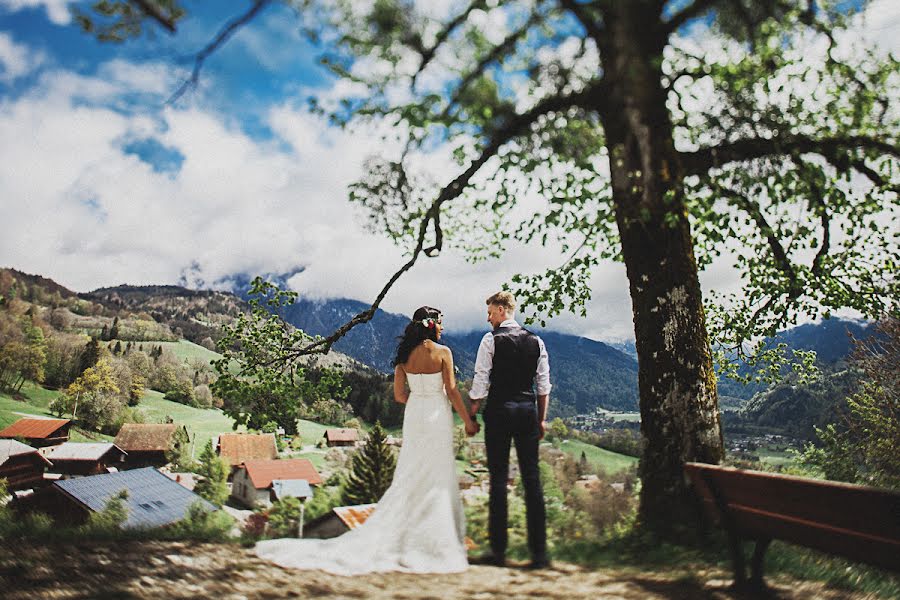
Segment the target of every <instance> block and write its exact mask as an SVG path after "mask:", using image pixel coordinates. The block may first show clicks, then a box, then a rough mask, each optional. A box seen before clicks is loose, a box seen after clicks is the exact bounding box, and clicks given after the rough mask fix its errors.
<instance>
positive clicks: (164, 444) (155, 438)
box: [115, 423, 190, 469]
mask: <svg viewBox="0 0 900 600" xmlns="http://www.w3.org/2000/svg"><path fill="white" fill-rule="evenodd" d="M189 443H190V438H189V437H188V432H187V429H185V427H184V425H177V424H175V423H162V424H147V423H126V424H125V425H122V428H121V429H120V430H119V434H118V435H117V436H116V440H115V445H116V446H117V447H119V448H120V449H121V450H124V451H125V453H126V457H125V466H126V468H129V469H134V468H137V467H148V466H152V467H162V466H164V465H166V464H168V463H169V462H171V460H172V456H173V454H175V453H177V452H180V451H183V450H185V449H186V448H187V445H188V444H189Z"/></svg>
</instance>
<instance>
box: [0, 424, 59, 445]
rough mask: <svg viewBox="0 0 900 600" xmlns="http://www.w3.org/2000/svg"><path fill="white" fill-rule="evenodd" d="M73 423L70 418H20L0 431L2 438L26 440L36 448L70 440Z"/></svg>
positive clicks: (0, 437)
mask: <svg viewBox="0 0 900 600" xmlns="http://www.w3.org/2000/svg"><path fill="white" fill-rule="evenodd" d="M71 424H72V422H71V421H69V420H68V419H40V418H35V419H31V418H25V419H19V420H18V421H16V422H15V423H13V424H12V425H10V426H9V427H7V428H6V429H4V430H3V431H0V439H7V440H12V439H17V440H24V441H25V442H27V443H28V444H29V445H31V446H34V447H35V448H40V447H44V446H54V445H56V444H62V443H63V442H67V441H69V427H70V426H71Z"/></svg>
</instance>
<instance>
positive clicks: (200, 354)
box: [148, 340, 222, 362]
mask: <svg viewBox="0 0 900 600" xmlns="http://www.w3.org/2000/svg"><path fill="white" fill-rule="evenodd" d="M148 343H149V344H151V345H154V346H162V347H163V350H168V351H169V352H171V353H172V354H174V355H175V356H176V357H178V358H179V359H181V360H183V361H185V362H187V361H189V360H191V359H194V358H196V359H200V360H202V361H205V362H212V361H214V360H218V359H220V358H222V355H221V354H219V353H218V352H213V351H212V350H208V349H206V348H204V347H203V346H200V345H199V344H195V343H194V342H189V341H187V340H178V341H177V342H148Z"/></svg>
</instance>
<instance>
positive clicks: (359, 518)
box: [332, 504, 378, 529]
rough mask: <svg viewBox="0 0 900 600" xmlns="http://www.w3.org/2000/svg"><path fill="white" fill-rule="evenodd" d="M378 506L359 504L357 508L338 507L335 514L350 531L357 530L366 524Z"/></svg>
mask: <svg viewBox="0 0 900 600" xmlns="http://www.w3.org/2000/svg"><path fill="white" fill-rule="evenodd" d="M376 506H378V505H377V504H359V505H357V506H338V507H336V508H334V509H332V510H334V514H336V515H337V516H338V518H339V519H340V520H341V521H343V522H344V525H346V526H347V528H348V529H356V528H357V527H359V526H360V525H362V524H363V523H365V522H366V519H368V518H369V517H370V516H371V515H372V513H373V512H375V507H376Z"/></svg>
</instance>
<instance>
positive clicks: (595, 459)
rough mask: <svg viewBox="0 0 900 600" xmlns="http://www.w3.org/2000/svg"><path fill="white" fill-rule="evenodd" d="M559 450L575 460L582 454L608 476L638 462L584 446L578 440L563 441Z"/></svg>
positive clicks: (631, 458) (600, 449)
mask: <svg viewBox="0 0 900 600" xmlns="http://www.w3.org/2000/svg"><path fill="white" fill-rule="evenodd" d="M559 448H560V450H562V451H563V452H566V453H568V454H571V455H572V456H573V457H574V458H575V460H578V459H580V458H581V453H582V452H584V455H585V456H586V457H587V459H588V462H589V463H591V464H592V465H593V466H594V467H598V468H601V469H603V471H605V472H606V473H609V474H612V473H618V472H619V471H624V470H625V469H627V468H629V467H631V466H632V465H635V464H637V462H638V459H636V458H635V457H633V456H625V455H624V454H617V453H615V452H610V451H609V450H604V449H603V448H598V447H597V446H592V445H590V444H585V443H584V442H582V441H579V440H563V441H562V443H560V445H559Z"/></svg>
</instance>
